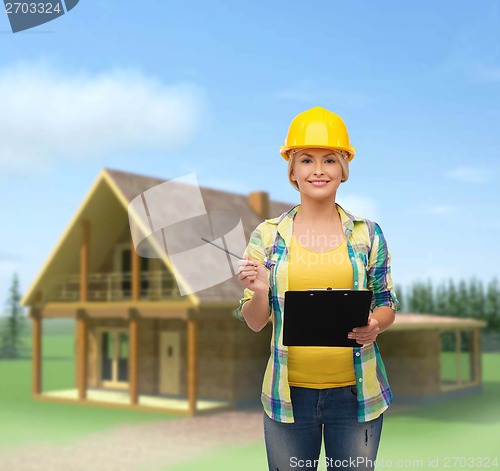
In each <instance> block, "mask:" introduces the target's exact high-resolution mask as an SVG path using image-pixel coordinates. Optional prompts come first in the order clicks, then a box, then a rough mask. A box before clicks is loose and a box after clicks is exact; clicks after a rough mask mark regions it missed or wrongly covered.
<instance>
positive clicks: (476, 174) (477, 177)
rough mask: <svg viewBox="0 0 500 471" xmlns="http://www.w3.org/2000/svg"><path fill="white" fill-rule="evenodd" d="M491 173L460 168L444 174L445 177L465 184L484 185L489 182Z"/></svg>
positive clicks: (472, 168) (478, 169)
mask: <svg viewBox="0 0 500 471" xmlns="http://www.w3.org/2000/svg"><path fill="white" fill-rule="evenodd" d="M491 173H492V171H491V169H490V170H486V169H481V168H476V167H466V166H461V167H457V168H455V169H453V170H451V171H450V172H448V173H446V174H445V176H447V177H448V178H452V179H454V180H458V181H460V182H465V183H485V182H487V181H489V180H490V178H491Z"/></svg>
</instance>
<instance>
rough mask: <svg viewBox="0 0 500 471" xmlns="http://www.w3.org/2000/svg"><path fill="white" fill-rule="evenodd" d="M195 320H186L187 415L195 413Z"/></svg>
mask: <svg viewBox="0 0 500 471" xmlns="http://www.w3.org/2000/svg"><path fill="white" fill-rule="evenodd" d="M197 327H198V326H197V324H196V320H195V319H188V320H187V363H188V364H187V367H188V368H187V380H188V404H189V406H188V407H189V413H190V414H195V413H196V394H197V386H198V385H197V358H196V357H197V352H196V333H197V332H196V331H197Z"/></svg>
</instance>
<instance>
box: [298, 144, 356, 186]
mask: <svg viewBox="0 0 500 471" xmlns="http://www.w3.org/2000/svg"><path fill="white" fill-rule="evenodd" d="M301 150H306V148H301V149H292V150H291V151H290V152H289V154H288V157H289V159H288V180H289V181H290V184H291V185H292V186H293V187H294V188H295V189H296V190H297V191H299V187H298V186H297V182H294V181H293V180H292V170H293V163H294V160H295V156H296V155H297V154H298V153H299V152H300V151H301ZM332 151H333V153H334V154H335V157H337V158H338V161H339V163H340V166H341V167H342V179H341V180H340V182H341V183H343V182H346V181H347V180H348V178H349V159H348V157H349V155H348V153H347V152H346V151H345V150H340V149H332Z"/></svg>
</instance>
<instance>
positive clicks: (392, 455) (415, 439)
mask: <svg viewBox="0 0 500 471" xmlns="http://www.w3.org/2000/svg"><path fill="white" fill-rule="evenodd" d="M482 358H483V380H484V385H483V394H481V395H477V396H473V397H469V398H461V399H454V400H450V401H447V402H445V403H441V404H436V405H433V406H427V407H422V408H419V409H418V410H416V411H413V412H406V413H400V414H398V415H394V416H386V417H385V418H384V426H383V433H382V440H381V442H380V448H379V454H378V456H377V461H378V462H380V464H379V465H378V466H377V469H379V470H382V469H391V470H398V471H399V470H401V471H403V470H410V469H437V470H450V469H461V470H471V469H474V468H481V469H490V470H500V354H493V353H486V354H483V357H482ZM450 364H452V363H450ZM452 366H454V365H453V364H452ZM481 458H483V459H484V458H490V460H491V461H490V463H489V466H486V461H484V460H483V466H480V461H479V460H480V459H481ZM324 459H325V458H324V450H322V453H321V458H320V463H321V464H320V466H319V467H318V470H320V471H325V470H326V467H325V466H324V463H322V461H323V460H324ZM470 459H472V460H473V461H472V464H471V463H470V462H468V461H464V460H470ZM430 460H431V461H430ZM495 460H496V461H495ZM429 461H430V462H429ZM235 463H237V466H235ZM473 464H474V465H475V466H474V465H473ZM200 469H203V470H204V471H222V470H233V469H238V471H255V470H267V460H266V451H265V447H264V442H263V439H262V440H261V442H260V443H256V444H253V445H249V446H238V447H232V448H229V449H218V450H215V451H214V452H213V453H212V454H210V455H208V456H205V457H203V459H198V460H195V461H191V462H186V463H184V464H181V465H176V466H170V467H168V468H165V469H164V470H163V471H195V470H200ZM297 469H300V468H297ZM302 469H305V468H302Z"/></svg>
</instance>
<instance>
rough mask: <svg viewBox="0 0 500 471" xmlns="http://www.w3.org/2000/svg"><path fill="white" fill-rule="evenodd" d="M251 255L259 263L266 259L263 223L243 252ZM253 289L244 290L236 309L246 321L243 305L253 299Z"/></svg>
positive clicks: (238, 314)
mask: <svg viewBox="0 0 500 471" xmlns="http://www.w3.org/2000/svg"><path fill="white" fill-rule="evenodd" d="M247 255H248V256H249V257H250V258H251V259H252V260H256V261H258V262H259V263H262V264H264V260H265V257H266V256H265V251H264V247H263V245H262V236H261V225H259V226H257V228H256V229H255V230H254V231H253V232H252V234H251V235H250V240H249V242H248V245H247V248H246V249H245V252H244V253H243V256H244V257H245V256H247ZM252 296H253V291H252V290H250V289H248V288H245V289H244V290H243V297H242V298H241V299H240V302H239V305H238V307H237V308H236V310H235V315H236V317H237V318H238V319H239V320H240V321H244V320H245V318H244V317H243V313H242V312H241V310H242V308H243V305H244V304H245V303H246V302H247V301H250V299H252Z"/></svg>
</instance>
